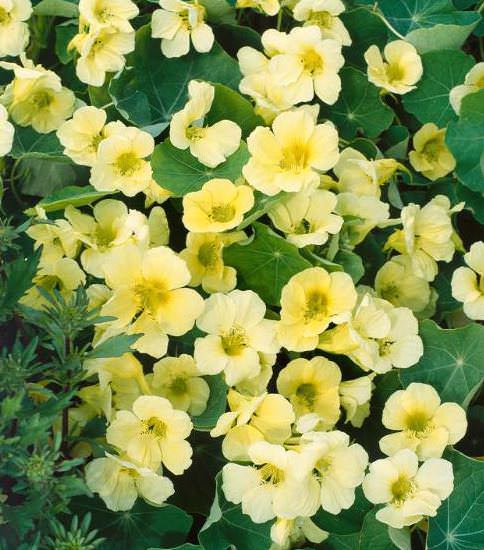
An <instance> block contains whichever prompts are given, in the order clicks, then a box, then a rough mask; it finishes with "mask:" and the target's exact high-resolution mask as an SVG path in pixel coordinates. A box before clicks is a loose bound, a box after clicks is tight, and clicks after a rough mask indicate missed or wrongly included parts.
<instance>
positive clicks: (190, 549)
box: [148, 542, 203, 550]
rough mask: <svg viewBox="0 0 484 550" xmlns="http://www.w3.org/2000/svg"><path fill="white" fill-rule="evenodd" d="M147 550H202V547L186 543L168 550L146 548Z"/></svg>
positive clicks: (167, 549) (165, 549) (164, 549)
mask: <svg viewBox="0 0 484 550" xmlns="http://www.w3.org/2000/svg"><path fill="white" fill-rule="evenodd" d="M148 550H203V547H202V546H200V545H199V544H191V543H190V542H187V543H185V544H182V545H181V546H177V547H176V548H174V547H173V546H171V547H170V548H148Z"/></svg>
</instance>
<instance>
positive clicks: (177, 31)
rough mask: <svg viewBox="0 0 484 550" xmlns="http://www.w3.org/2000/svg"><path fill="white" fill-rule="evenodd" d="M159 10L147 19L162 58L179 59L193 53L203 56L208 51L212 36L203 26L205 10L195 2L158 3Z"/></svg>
mask: <svg viewBox="0 0 484 550" xmlns="http://www.w3.org/2000/svg"><path fill="white" fill-rule="evenodd" d="M159 3H160V6H161V7H162V9H161V10H155V11H154V12H153V16H152V18H151V36H152V37H153V38H161V51H162V53H163V55H165V56H166V57H181V56H183V55H186V54H187V53H188V52H189V51H190V40H191V42H192V44H193V47H194V48H195V50H196V51H197V52H199V53H206V52H209V51H210V50H211V49H212V46H213V42H214V35H213V31H212V29H211V28H210V27H209V26H208V25H207V24H206V23H205V8H204V7H203V6H202V5H201V4H199V3H198V1H195V2H183V1H182V0H159Z"/></svg>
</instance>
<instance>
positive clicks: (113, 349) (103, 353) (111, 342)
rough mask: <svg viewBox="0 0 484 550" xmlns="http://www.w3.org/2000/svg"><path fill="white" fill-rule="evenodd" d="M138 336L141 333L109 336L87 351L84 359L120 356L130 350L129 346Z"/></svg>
mask: <svg viewBox="0 0 484 550" xmlns="http://www.w3.org/2000/svg"><path fill="white" fill-rule="evenodd" d="M140 336H141V334H118V335H117V336H111V338H108V339H107V340H105V341H104V342H103V343H102V344H99V345H98V346H96V347H95V348H94V349H93V350H92V351H91V352H89V353H88V354H87V355H86V359H104V358H109V357H121V355H124V354H125V353H128V352H129V351H132V349H131V346H132V345H133V344H134V343H135V342H136V340H138V338H139V337H140Z"/></svg>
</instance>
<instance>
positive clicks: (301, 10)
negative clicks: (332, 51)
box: [293, 0, 351, 46]
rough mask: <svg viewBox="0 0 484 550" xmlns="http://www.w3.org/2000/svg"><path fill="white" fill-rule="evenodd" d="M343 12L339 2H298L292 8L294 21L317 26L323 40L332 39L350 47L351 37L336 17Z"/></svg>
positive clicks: (306, 0)
mask: <svg viewBox="0 0 484 550" xmlns="http://www.w3.org/2000/svg"><path fill="white" fill-rule="evenodd" d="M344 11H345V5H344V4H343V2H342V1H341V0H299V2H297V4H296V5H295V6H294V9H293V15H294V19H295V20H296V21H304V25H305V26H307V25H317V26H318V27H319V28H320V29H321V36H322V37H323V38H332V39H333V40H337V41H338V42H341V44H343V46H351V36H350V33H349V32H348V30H347V29H346V27H345V26H344V24H343V22H342V21H341V19H340V18H339V17H338V15H341V14H342V13H343V12H344Z"/></svg>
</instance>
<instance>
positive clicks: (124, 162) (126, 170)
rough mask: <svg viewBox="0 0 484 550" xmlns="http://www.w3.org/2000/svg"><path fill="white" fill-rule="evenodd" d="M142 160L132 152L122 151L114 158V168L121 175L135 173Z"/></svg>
mask: <svg viewBox="0 0 484 550" xmlns="http://www.w3.org/2000/svg"><path fill="white" fill-rule="evenodd" d="M142 162H143V161H142V160H141V159H140V158H138V157H137V156H135V155H134V154H133V153H123V154H122V155H119V157H118V158H117V159H116V163H115V168H116V171H117V172H118V174H120V175H121V176H128V177H129V176H132V175H133V174H135V173H136V172H137V171H138V170H139V168H140V165H141V163H142Z"/></svg>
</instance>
